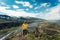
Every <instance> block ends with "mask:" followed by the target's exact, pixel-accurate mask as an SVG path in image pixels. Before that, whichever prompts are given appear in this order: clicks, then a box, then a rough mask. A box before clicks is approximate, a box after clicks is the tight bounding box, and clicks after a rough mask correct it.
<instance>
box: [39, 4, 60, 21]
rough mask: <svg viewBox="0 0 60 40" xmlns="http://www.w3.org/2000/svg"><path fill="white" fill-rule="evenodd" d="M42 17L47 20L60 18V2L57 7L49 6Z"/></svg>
mask: <svg viewBox="0 0 60 40" xmlns="http://www.w3.org/2000/svg"><path fill="white" fill-rule="evenodd" d="M47 11H49V12H47ZM39 16H40V15H39ZM40 17H41V18H43V19H47V20H60V4H58V5H57V6H55V7H52V8H48V9H47V10H46V12H45V13H43V12H42V15H41V16H40Z"/></svg>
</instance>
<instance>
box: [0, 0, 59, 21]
mask: <svg viewBox="0 0 60 40" xmlns="http://www.w3.org/2000/svg"><path fill="white" fill-rule="evenodd" d="M1 14H3V15H9V16H16V17H20V16H23V17H38V18H42V19H47V20H60V0H0V15H1Z"/></svg>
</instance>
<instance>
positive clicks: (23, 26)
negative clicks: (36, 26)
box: [22, 21, 28, 35]
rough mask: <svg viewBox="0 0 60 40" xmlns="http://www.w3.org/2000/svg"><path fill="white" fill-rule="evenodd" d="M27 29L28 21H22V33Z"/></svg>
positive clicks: (26, 31)
mask: <svg viewBox="0 0 60 40" xmlns="http://www.w3.org/2000/svg"><path fill="white" fill-rule="evenodd" d="M27 29H28V23H27V22H26V21H24V23H23V24H22V30H23V35H26V34H27V33H28V30H27Z"/></svg>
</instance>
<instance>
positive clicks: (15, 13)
mask: <svg viewBox="0 0 60 40" xmlns="http://www.w3.org/2000/svg"><path fill="white" fill-rule="evenodd" d="M0 12H2V13H6V15H9V16H16V17H19V16H23V17H27V16H29V17H35V16H36V14H34V13H27V12H25V11H23V10H17V11H14V10H7V9H6V7H4V6H0Z"/></svg>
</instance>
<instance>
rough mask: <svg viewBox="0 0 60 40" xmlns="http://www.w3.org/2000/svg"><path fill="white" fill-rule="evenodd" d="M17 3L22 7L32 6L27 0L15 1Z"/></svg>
mask: <svg viewBox="0 0 60 40" xmlns="http://www.w3.org/2000/svg"><path fill="white" fill-rule="evenodd" d="M15 2H16V3H17V4H22V5H23V6H24V7H29V8H32V7H33V6H32V5H31V4H30V3H29V2H23V1H15Z"/></svg>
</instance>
